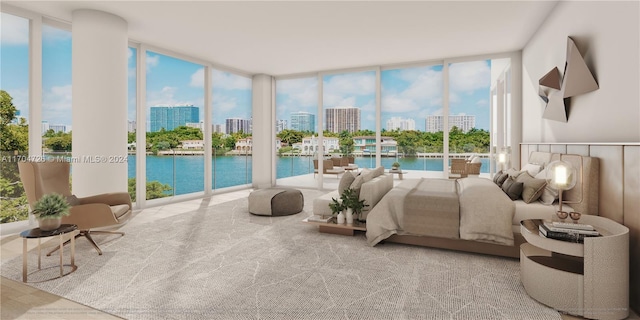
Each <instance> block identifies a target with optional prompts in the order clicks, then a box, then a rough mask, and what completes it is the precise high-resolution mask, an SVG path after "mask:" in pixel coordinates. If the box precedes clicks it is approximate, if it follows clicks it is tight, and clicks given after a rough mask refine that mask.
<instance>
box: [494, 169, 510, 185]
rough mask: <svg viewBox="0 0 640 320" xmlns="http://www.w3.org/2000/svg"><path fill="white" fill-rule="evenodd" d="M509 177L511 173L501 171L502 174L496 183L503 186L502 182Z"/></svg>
mask: <svg viewBox="0 0 640 320" xmlns="http://www.w3.org/2000/svg"><path fill="white" fill-rule="evenodd" d="M508 178H509V174H508V173H506V172H504V173H501V174H500V176H499V177H498V179H497V180H496V184H497V185H498V186H502V184H503V183H504V182H505V181H506V180H507V179H508Z"/></svg>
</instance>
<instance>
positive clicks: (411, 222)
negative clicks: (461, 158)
mask: <svg viewBox="0 0 640 320" xmlns="http://www.w3.org/2000/svg"><path fill="white" fill-rule="evenodd" d="M404 225H405V227H404V231H406V232H408V233H411V234H415V235H424V236H434V237H441V238H454V239H457V238H459V235H458V228H459V226H460V205H459V203H458V190H457V184H456V181H455V180H450V179H422V180H420V182H419V183H418V185H417V186H416V187H415V188H413V189H411V191H409V192H408V193H407V196H406V197H405V198H404Z"/></svg>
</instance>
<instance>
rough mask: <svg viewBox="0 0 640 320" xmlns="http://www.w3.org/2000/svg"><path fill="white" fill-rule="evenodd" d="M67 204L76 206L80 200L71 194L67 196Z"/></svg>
mask: <svg viewBox="0 0 640 320" xmlns="http://www.w3.org/2000/svg"><path fill="white" fill-rule="evenodd" d="M67 203H68V204H69V205H70V206H77V205H79V204H80V200H78V197H76V195H75V194H72V195H70V196H67Z"/></svg>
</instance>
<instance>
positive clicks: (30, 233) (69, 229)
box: [20, 224, 78, 282]
mask: <svg viewBox="0 0 640 320" xmlns="http://www.w3.org/2000/svg"><path fill="white" fill-rule="evenodd" d="M76 230H78V226H76V225H75V224H63V225H61V226H60V227H59V228H58V229H55V230H51V231H44V230H40V228H35V229H29V230H25V231H22V232H21V233H20V236H21V237H22V238H23V240H22V282H27V240H29V239H38V270H41V264H40V256H41V247H40V244H41V239H42V238H48V237H53V236H58V238H59V239H60V277H64V276H66V275H68V274H70V273H71V272H74V271H76V269H77V268H78V267H77V266H76V263H75V254H76V242H75V234H73V233H75V231H76ZM67 233H72V234H71V237H70V239H69V240H68V242H70V249H71V264H70V265H69V266H71V271H69V272H67V273H66V274H65V273H64V268H63V267H64V264H63V263H62V255H63V246H64V243H63V242H62V240H63V236H64V235H65V234H67ZM60 277H55V278H53V279H57V278H60ZM49 280H52V279H49Z"/></svg>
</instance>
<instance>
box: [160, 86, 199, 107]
mask: <svg viewBox="0 0 640 320" xmlns="http://www.w3.org/2000/svg"><path fill="white" fill-rule="evenodd" d="M177 92H178V88H176V87H169V86H166V87H163V88H162V89H161V90H160V91H150V92H149V93H148V94H147V107H155V106H175V105H194V106H197V105H198V104H197V101H195V100H178V99H176V98H175V95H176V93H177Z"/></svg>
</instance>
